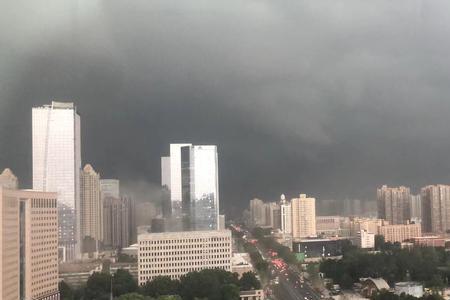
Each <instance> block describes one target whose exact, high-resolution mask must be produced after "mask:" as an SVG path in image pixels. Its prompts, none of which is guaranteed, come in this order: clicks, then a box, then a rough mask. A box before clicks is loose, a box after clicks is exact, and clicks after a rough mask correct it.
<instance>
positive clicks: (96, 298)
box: [85, 273, 111, 300]
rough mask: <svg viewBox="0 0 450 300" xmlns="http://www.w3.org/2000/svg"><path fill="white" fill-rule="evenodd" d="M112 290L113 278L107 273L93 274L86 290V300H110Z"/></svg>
mask: <svg viewBox="0 0 450 300" xmlns="http://www.w3.org/2000/svg"><path fill="white" fill-rule="evenodd" d="M110 290H111V276H110V275H109V274H105V273H94V274H92V275H91V276H90V277H89V279H88V281H87V283H86V289H85V299H86V300H109V296H110Z"/></svg>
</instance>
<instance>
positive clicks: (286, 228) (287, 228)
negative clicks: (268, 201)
mask: <svg viewBox="0 0 450 300" xmlns="http://www.w3.org/2000/svg"><path fill="white" fill-rule="evenodd" d="M280 210H281V232H283V233H284V234H292V209H291V202H288V201H286V197H285V196H284V195H281V202H280Z"/></svg>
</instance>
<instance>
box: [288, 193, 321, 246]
mask: <svg viewBox="0 0 450 300" xmlns="http://www.w3.org/2000/svg"><path fill="white" fill-rule="evenodd" d="M291 210H292V237H293V238H294V239H301V238H306V237H314V236H316V199H315V198H308V197H306V195H305V194H300V197H299V198H294V199H292V200H291Z"/></svg>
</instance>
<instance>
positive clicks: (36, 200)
mask: <svg viewBox="0 0 450 300" xmlns="http://www.w3.org/2000/svg"><path fill="white" fill-rule="evenodd" d="M0 203H1V205H0V210H1V211H0V224H1V226H0V232H1V233H0V295H1V299H2V300H17V299H24V300H57V299H59V292H58V211H57V194H56V193H48V192H38V191H32V190H14V189H5V188H3V187H0Z"/></svg>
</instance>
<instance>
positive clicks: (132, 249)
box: [122, 244, 139, 258]
mask: <svg viewBox="0 0 450 300" xmlns="http://www.w3.org/2000/svg"><path fill="white" fill-rule="evenodd" d="M138 250H139V245H138V244H133V245H130V246H129V247H126V248H122V253H123V254H126V255H128V256H131V257H133V258H137V257H138Z"/></svg>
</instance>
